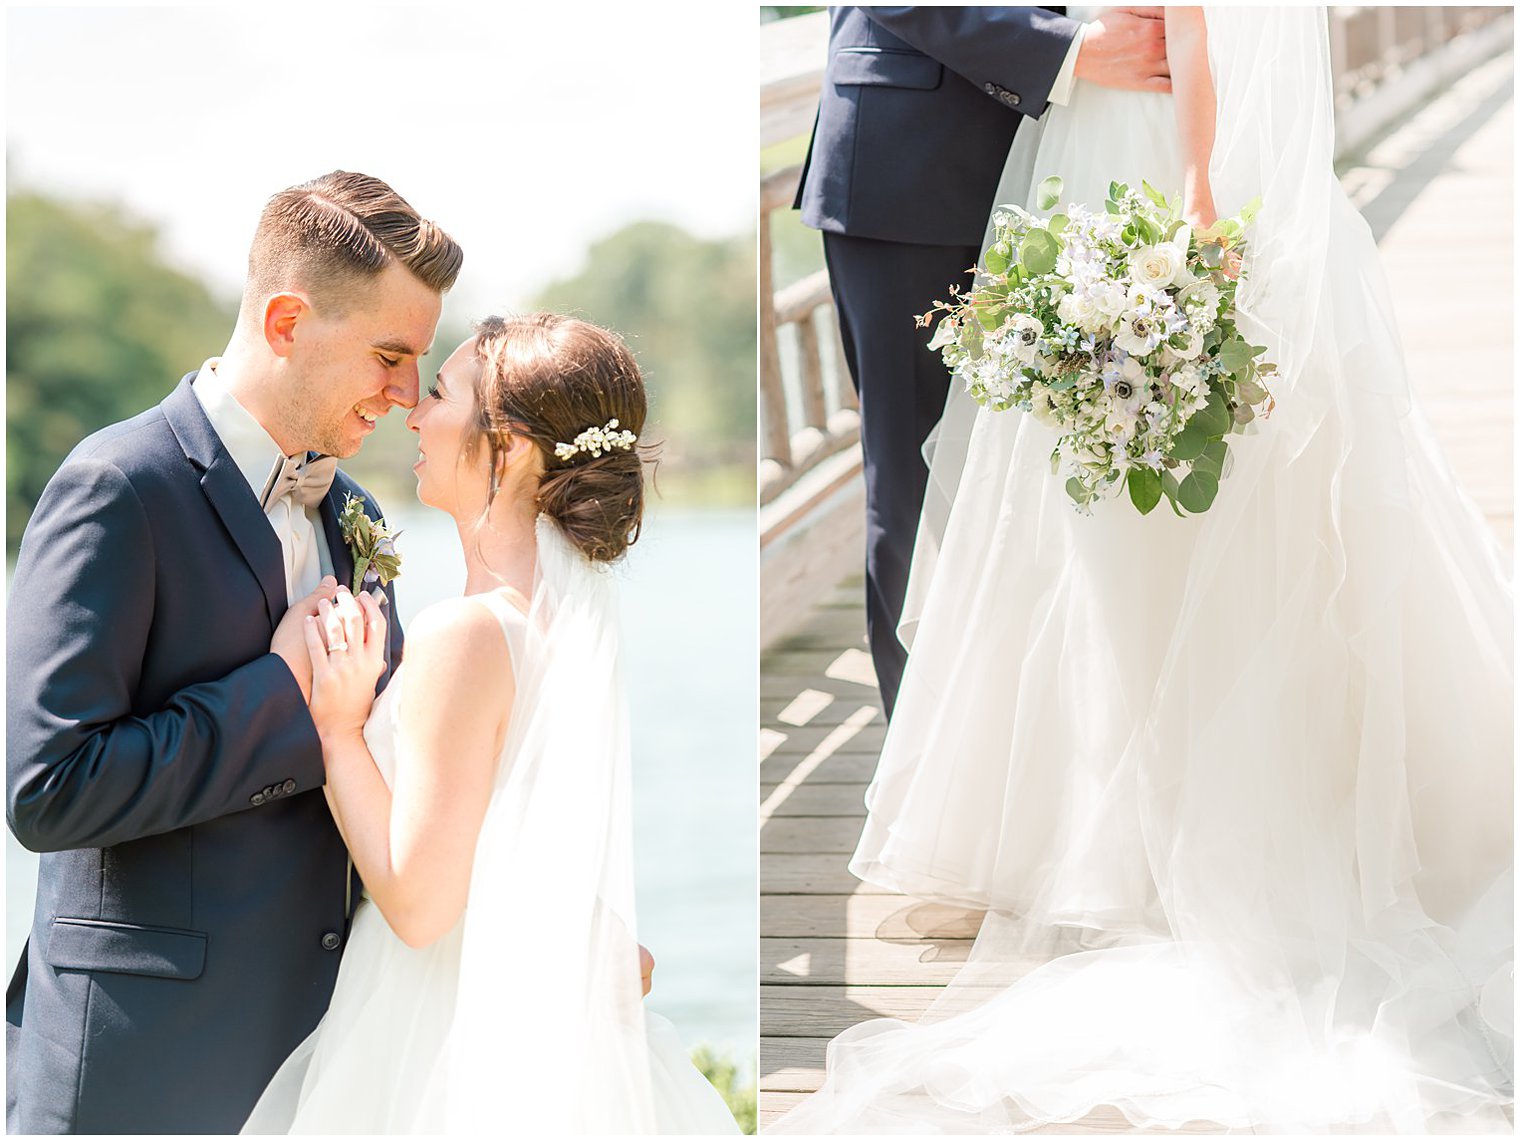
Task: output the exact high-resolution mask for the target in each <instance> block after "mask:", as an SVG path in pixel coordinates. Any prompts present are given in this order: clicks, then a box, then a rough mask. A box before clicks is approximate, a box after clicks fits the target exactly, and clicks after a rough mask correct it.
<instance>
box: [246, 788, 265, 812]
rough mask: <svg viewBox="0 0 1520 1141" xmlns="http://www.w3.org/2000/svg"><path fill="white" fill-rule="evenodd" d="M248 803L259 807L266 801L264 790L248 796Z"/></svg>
mask: <svg viewBox="0 0 1520 1141" xmlns="http://www.w3.org/2000/svg"><path fill="white" fill-rule="evenodd" d="M248 803H249V804H251V805H253V806H254V807H255V808H257V807H258V806H259V805H261V804H263V803H264V794H263V793H262V792H256V793H254V794H253V795H252V796H250V797H249V798H248Z"/></svg>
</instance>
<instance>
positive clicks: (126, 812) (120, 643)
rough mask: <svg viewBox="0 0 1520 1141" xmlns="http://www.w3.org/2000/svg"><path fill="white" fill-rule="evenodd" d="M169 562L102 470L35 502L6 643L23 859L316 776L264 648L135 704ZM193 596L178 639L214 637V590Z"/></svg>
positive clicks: (294, 710) (300, 720) (75, 475)
mask: <svg viewBox="0 0 1520 1141" xmlns="http://www.w3.org/2000/svg"><path fill="white" fill-rule="evenodd" d="M172 557H173V553H172V552H162V551H157V550H155V548H154V543H153V539H152V532H151V528H150V526H149V520H148V515H147V512H146V511H145V509H144V507H143V504H142V502H141V501H140V499H139V497H138V495H137V493H136V491H135V490H134V488H133V485H132V483H131V481H130V480H129V479H128V478H127V476H126V475H125V474H124V473H123V472H122V471H121V470H120V469H119V468H118V467H117V466H116V465H115V464H113V463H110V462H107V461H103V460H99V459H94V458H89V457H86V458H82V459H75V460H72V461H70V462H68V463H66V464H65V465H64V467H63V468H61V469H60V470H59V472H58V474H57V475H56V476H54V478H53V480H52V481H51V482H50V483H49V484H48V487H47V490H46V491H45V492H44V493H43V496H42V498H41V500H40V501H39V503H38V504H37V508H36V511H35V512H34V514H33V517H32V520H31V522H30V524H29V525H28V527H27V534H26V539H25V542H24V543H23V546H22V552H21V557H20V559H19V560H18V562H17V566H16V573H15V579H14V581H13V584H12V591H11V597H10V602H9V607H8V637H7V644H6V678H7V681H6V688H7V702H6V815H7V819H8V821H9V824H10V827H11V831H12V832H13V833H14V834H15V836H16V838H17V839H18V840H19V841H20V842H21V843H22V844H23V845H24V846H25V847H27V848H30V849H31V850H33V851H39V852H46V851H61V850H64V849H69V848H99V847H107V846H109V845H113V844H118V843H122V842H124V841H128V840H133V839H137V838H139V837H142V836H149V835H154V834H156V833H161V832H167V831H171V830H173V829H176V828H182V827H185V826H187V825H192V824H198V823H201V822H203V821H207V820H212V819H215V818H217V817H220V816H225V815H227V814H229V813H232V812H237V811H240V810H247V809H249V808H250V807H251V806H252V805H251V802H250V794H251V793H257V792H259V790H261V789H265V788H267V787H270V786H275V785H279V786H280V788H281V789H282V792H283V791H285V790H286V785H287V782H291V781H293V782H295V783H294V787H293V789H291V790H290V791H301V792H305V791H307V790H309V789H313V788H316V787H318V786H320V785H321V784H322V782H323V779H324V775H323V768H322V760H321V748H320V744H319V742H318V739H317V735H316V729H315V727H314V726H313V724H312V721H311V716H310V714H309V712H308V711H307V708H306V704H305V702H304V700H303V699H302V697H301V691H300V687H299V686H298V685H297V684H296V681H295V678H294V677H293V676H292V675H291V673H290V670H289V668H288V667H287V666H286V665H285V664H284V662H283V661H282V660H281V659H280V658H278V657H276V656H274V655H273V654H268V653H266V654H264V655H262V656H257V657H254V658H253V660H252V661H249V662H248V663H247V664H246V665H242V666H239V667H237V668H233V669H231V670H230V672H227V673H225V674H223V676H221V677H219V678H217V679H215V680H209V681H204V682H200V683H197V684H187V685H185V686H184V687H183V688H181V689H179V690H178V691H177V692H174V693H172V694H171V695H170V696H169V697H168V699H167V700H166V701H162V702H159V703H157V707H156V708H153V709H141V708H137V703H138V694H139V689H140V686H139V683H140V681H141V676H142V672H143V662H144V658H145V656H146V655H147V653H148V640H149V638H150V636H162V633H163V632H162V630H156V629H155V627H154V624H153V618H154V613H153V610H154V600H155V594H156V591H157V590H158V589H160V588H161V586H162V577H161V576H160V574H159V572H160V570H161V569H163V568H161V567H159V566H158V565H156V563H157V560H159V559H161V558H172ZM200 588H201V589H204V590H205V591H206V594H207V600H206V601H207V606H206V611H205V619H204V622H203V623H202V624H201V626H200V628H199V629H197V630H186V631H183V632H182V633H183V636H184V637H185V638H215V637H216V636H217V632H216V631H215V629H214V623H215V622H216V606H215V599H214V597H213V596H214V593H215V591H216V589H217V584H216V583H205V584H202V586H201V587H200ZM277 795H279V794H277ZM262 800H263V798H262V797H261V798H260V800H259V801H254V802H252V803H253V804H256V803H259V802H261V801H262Z"/></svg>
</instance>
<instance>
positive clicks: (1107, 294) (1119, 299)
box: [1092, 281, 1129, 321]
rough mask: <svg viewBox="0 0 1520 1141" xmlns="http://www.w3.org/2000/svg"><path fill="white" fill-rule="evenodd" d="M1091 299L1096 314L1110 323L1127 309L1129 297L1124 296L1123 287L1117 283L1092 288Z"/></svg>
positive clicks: (1109, 282)
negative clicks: (1096, 310)
mask: <svg viewBox="0 0 1520 1141" xmlns="http://www.w3.org/2000/svg"><path fill="white" fill-rule="evenodd" d="M1092 299H1093V305H1095V306H1096V307H1097V309H1098V312H1100V313H1102V314H1103V316H1104V317H1105V318H1107V319H1108V320H1110V321H1112V320H1113V319H1114V318H1115V317H1117V316H1119V314H1121V313H1123V312H1124V310H1125V309H1126V308H1128V307H1129V297H1128V296H1127V295H1126V294H1125V291H1124V286H1122V285H1120V284H1119V283H1118V282H1117V281H1105V282H1101V283H1099V284H1098V285H1097V286H1095V287H1094V288H1093V291H1092Z"/></svg>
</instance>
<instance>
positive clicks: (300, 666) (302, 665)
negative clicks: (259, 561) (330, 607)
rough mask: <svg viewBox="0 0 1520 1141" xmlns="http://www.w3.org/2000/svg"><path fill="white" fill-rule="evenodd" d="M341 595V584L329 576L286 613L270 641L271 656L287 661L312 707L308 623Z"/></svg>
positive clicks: (302, 695) (303, 696)
mask: <svg viewBox="0 0 1520 1141" xmlns="http://www.w3.org/2000/svg"><path fill="white" fill-rule="evenodd" d="M337 595H338V580H337V579H335V578H333V576H332V575H328V576H327V577H326V578H324V579H323V580H322V581H321V582H319V583H318V584H317V589H316V590H314V591H312V592H311V593H310V594H308V595H307V596H306V597H305V598H302V599H298V600H297V602H296V604H295V605H294V606H292V607H291V608H290V609H289V610H287V611H286V612H285V617H284V618H281V619H280V624H279V625H278V626H276V627H275V631H274V637H273V638H271V639H270V641H269V652H270V653H271V654H277V655H279V657H281V658H282V659H284V662H285V664H286V665H287V666H289V667H290V672H291V673H293V674H295V678H296V684H297V685H299V686H300V687H301V697H302V698H303V699H304V700H305V701H306V702H307V704H310V703H311V655H310V654H309V653H307V651H306V619H307V618H308V617H310V616H312V615H315V614H316V613H317V607H318V605H319V604H320V603H321V601H322V600H323V599H324V598H325V599H326V600H327V601H328V602H331V601H332V600H333V599H334V598H336V597H337Z"/></svg>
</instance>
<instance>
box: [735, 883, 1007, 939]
mask: <svg viewBox="0 0 1520 1141" xmlns="http://www.w3.org/2000/svg"><path fill="white" fill-rule="evenodd" d="M982 915H983V913H982V912H980V911H968V910H967V909H966V908H963V907H954V906H951V905H950V904H945V903H925V902H923V901H921V900H914V899H908V898H907V897H906V896H901V895H866V894H861V895H766V894H762V895H761V897H760V931H761V933H762V935H765V936H771V937H774V938H779V939H804V938H823V939H886V940H913V939H975V938H976V933H977V931H978V930H979V929H980V928H981V925H982Z"/></svg>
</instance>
